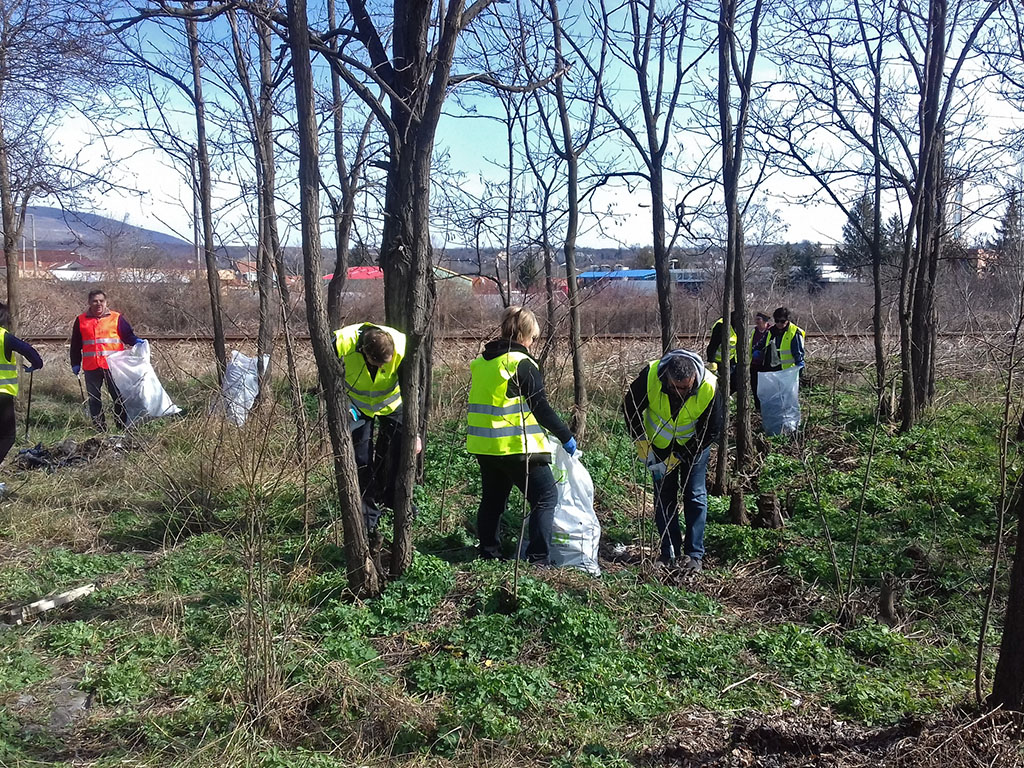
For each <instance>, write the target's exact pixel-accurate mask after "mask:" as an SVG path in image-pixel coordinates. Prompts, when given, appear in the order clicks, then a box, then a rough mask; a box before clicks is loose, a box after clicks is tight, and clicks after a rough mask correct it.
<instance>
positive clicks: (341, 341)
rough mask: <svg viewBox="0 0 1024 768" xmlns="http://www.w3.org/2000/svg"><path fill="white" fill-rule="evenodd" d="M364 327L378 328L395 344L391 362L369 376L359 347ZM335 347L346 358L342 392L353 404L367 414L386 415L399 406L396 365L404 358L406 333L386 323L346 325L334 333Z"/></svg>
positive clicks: (400, 400)
mask: <svg viewBox="0 0 1024 768" xmlns="http://www.w3.org/2000/svg"><path fill="white" fill-rule="evenodd" d="M365 328H380V329H381V330H382V331H384V332H385V333H387V334H388V335H389V336H390V337H391V340H392V341H393V342H394V343H395V354H394V355H393V356H392V357H391V360H390V362H387V363H385V364H384V365H382V366H380V368H378V369H377V373H376V374H375V375H374V376H372V377H371V376H370V369H369V368H368V367H367V365H366V358H365V357H363V353H362V351H360V350H359V349H358V347H359V337H360V333H361V332H362V331H363V329H365ZM334 350H335V352H337V353H338V357H340V358H341V359H342V360H344V361H345V391H346V392H348V399H349V400H351V401H352V405H354V406H355V407H356V408H358V409H359V410H360V411H362V412H363V413H364V414H366V415H367V416H371V417H373V416H387V415H388V414H390V413H394V412H395V411H397V410H398V408H399V407H400V406H401V405H402V393H401V391H400V389H399V386H398V366H399V365H401V363H402V360H403V359H404V358H405V334H404V333H402V332H401V331H396V330H395V329H394V328H389V327H388V326H386V325H372V324H371V323H362V324H360V325H346V326H345V327H344V328H342V329H341V330H339V331H335V332H334Z"/></svg>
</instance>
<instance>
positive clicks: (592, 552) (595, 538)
mask: <svg viewBox="0 0 1024 768" xmlns="http://www.w3.org/2000/svg"><path fill="white" fill-rule="evenodd" d="M581 453H582V452H581V451H576V453H575V454H574V455H572V456H570V455H569V454H568V453H567V452H566V450H565V448H563V447H562V446H561V445H559V446H558V447H557V448H556V449H555V462H554V465H553V466H552V471H553V472H554V475H555V482H556V483H557V485H558V505H557V506H556V507H555V519H554V523H553V524H552V527H551V546H550V548H549V550H548V560H549V561H550V563H551V564H552V565H559V566H568V567H572V568H579V569H581V570H584V571H586V572H587V573H591V574H593V575H594V576H600V575H601V568H600V567H599V566H598V564H597V548H598V545H599V544H600V543H601V524H600V523H599V522H598V520H597V515H596V514H595V513H594V481H593V480H591V479H590V473H589V472H588V471H587V468H586V467H584V466H583V462H581V461H580V456H581Z"/></svg>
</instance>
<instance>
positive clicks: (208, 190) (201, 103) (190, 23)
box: [184, 0, 227, 384]
mask: <svg viewBox="0 0 1024 768" xmlns="http://www.w3.org/2000/svg"><path fill="white" fill-rule="evenodd" d="M194 5H195V4H194V3H193V2H191V0H189V1H188V2H186V3H185V4H184V7H185V8H186V9H189V10H191V9H192V8H193V7H194ZM185 29H186V32H187V36H188V50H189V57H190V60H191V65H192V105H193V107H194V108H195V111H196V162H197V164H198V166H199V205H200V210H201V211H202V220H203V253H204V255H205V257H206V285H207V288H208V289H209V293H210V312H211V314H212V316H213V353H214V357H215V358H216V361H217V383H218V384H220V382H221V381H223V379H224V369H225V367H226V366H227V345H226V344H225V341H224V320H223V315H222V312H221V306H220V273H219V272H218V271H217V251H216V247H217V246H216V243H215V242H214V235H213V191H212V186H213V182H212V180H211V176H210V154H209V148H208V145H207V139H206V102H205V100H204V99H203V77H202V61H201V59H200V56H199V28H198V25H197V24H196V21H195V19H194V18H191V17H190V18H187V19H186V20H185Z"/></svg>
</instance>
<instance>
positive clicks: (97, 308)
mask: <svg viewBox="0 0 1024 768" xmlns="http://www.w3.org/2000/svg"><path fill="white" fill-rule="evenodd" d="M106 311H107V294H105V293H104V292H103V291H102V290H100V289H99V288H97V289H95V290H92V291H89V314H90V315H92V316H93V317H100V316H101V315H103V313H104V312H106Z"/></svg>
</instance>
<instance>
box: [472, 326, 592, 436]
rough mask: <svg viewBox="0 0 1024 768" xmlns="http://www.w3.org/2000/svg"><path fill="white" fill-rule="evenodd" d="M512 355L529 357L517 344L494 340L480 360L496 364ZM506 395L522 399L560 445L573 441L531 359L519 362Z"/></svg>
mask: <svg viewBox="0 0 1024 768" xmlns="http://www.w3.org/2000/svg"><path fill="white" fill-rule="evenodd" d="M509 352H521V353H523V354H525V355H529V354H530V353H529V352H528V351H527V349H526V347H524V346H523V345H522V344H516V343H515V342H514V341H509V340H508V339H494V340H492V341H489V342H487V344H486V345H485V346H484V351H483V352H482V353H481V357H483V359H484V360H494V359H495V358H496V357H501V356H502V355H504V354H507V353H509ZM506 393H507V395H508V397H509V398H513V397H519V396H520V395H522V396H523V398H524V399H525V400H526V404H527V405H528V406H529V407H530V411H532V412H533V415H534V418H536V419H537V423H539V424H540V425H541V426H542V427H544V429H546V430H547V431H548V432H550V433H551V434H553V435H554V436H555V438H557V440H558V442H560V443H567V442H569V440H570V438H572V432H571V431H570V429H569V428H568V427H567V426H566V425H565V422H564V421H562V419H561V418H559V416H558V414H557V413H555V409H554V408H552V407H551V404H550V403H549V402H548V398H547V395H546V394H545V392H544V377H543V376H541V373H540V367H539V366H538V365H537V362H536V361H535V360H534V359H533V358H532V357H531V358H529V359H528V360H522V361H520V363H519V365H518V366H516V372H515V373H514V374H513V375H512V378H511V379H509V381H508V387H507V389H506Z"/></svg>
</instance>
